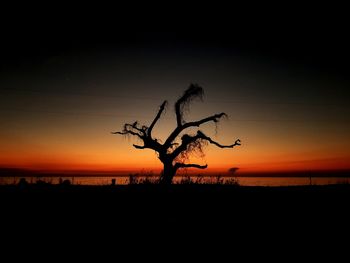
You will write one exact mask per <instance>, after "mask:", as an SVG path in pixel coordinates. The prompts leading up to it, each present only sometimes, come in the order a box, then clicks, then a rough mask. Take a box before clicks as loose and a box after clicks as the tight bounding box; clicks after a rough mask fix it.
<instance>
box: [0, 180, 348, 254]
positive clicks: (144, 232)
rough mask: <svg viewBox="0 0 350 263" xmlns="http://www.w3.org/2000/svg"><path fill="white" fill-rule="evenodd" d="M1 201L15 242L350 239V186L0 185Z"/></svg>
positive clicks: (4, 224) (289, 244) (300, 243)
mask: <svg viewBox="0 0 350 263" xmlns="http://www.w3.org/2000/svg"><path fill="white" fill-rule="evenodd" d="M0 200H1V219H0V220H1V222H0V223H1V228H2V233H1V235H2V236H1V238H2V239H3V240H6V242H10V241H11V240H12V241H11V242H13V243H12V244H14V245H15V246H17V245H18V244H19V243H21V242H24V244H37V245H35V246H39V247H40V246H42V245H43V243H44V244H46V245H47V244H52V242H55V244H56V243H57V242H58V243H60V242H61V241H58V240H62V239H63V240H64V242H63V244H64V246H67V244H75V245H76V244H82V243H83V244H85V242H86V243H87V244H86V245H88V244H91V242H92V243H93V244H96V243H102V244H106V246H107V244H109V245H111V244H114V242H117V241H118V242H120V241H122V242H124V244H125V243H126V244H128V246H130V247H131V248H133V247H134V249H139V247H144V246H152V247H154V248H155V249H156V248H157V247H158V246H159V245H160V244H162V245H166V246H167V244H169V241H170V240H171V241H172V242H174V240H177V239H178V238H180V242H179V243H177V242H175V245H172V246H170V245H169V247H171V248H172V249H175V248H176V249H179V250H182V249H184V248H186V249H191V247H193V246H197V245H198V242H203V246H206V245H210V246H212V245H216V246H218V245H219V246H220V247H222V249H223V247H225V246H229V247H231V248H229V249H234V246H237V245H238V246H244V247H252V246H255V247H257V246H261V245H264V246H267V247H269V246H270V245H271V246H272V247H274V248H276V245H279V246H281V247H284V249H286V248H287V249H291V250H300V249H301V248H303V249H305V250H306V251H308V250H309V252H310V251H311V250H310V245H312V244H315V243H316V244H318V246H319V247H318V248H319V249H321V247H324V246H325V247H328V248H329V245H331V244H337V246H338V245H339V246H341V245H342V244H348V241H349V227H350V220H349V219H350V216H349V207H350V206H349V200H350V185H332V186H305V187H275V188H272V187H237V186H230V185H173V186H170V187H165V188H164V187H161V186H157V185H131V186H98V187H97V186H96V187H89V186H69V185H67V186H63V185H44V186H39V185H29V186H25V187H19V186H1V187H0ZM96 235H97V237H96ZM213 236H214V237H213ZM193 238H194V239H193ZM154 239H155V240H154ZM36 240H39V241H36ZM33 242H34V243H33ZM36 242H39V243H36ZM173 244H174V243H173ZM75 245H73V247H74V246H75ZM50 246H51V245H50ZM52 246H53V247H54V249H57V246H54V245H52ZM320 246H321V247H320ZM177 247H178V248H177ZM272 247H271V249H272ZM202 248H203V247H202ZM106 249H107V248H106ZM114 249H116V248H115V247H114ZM339 249H341V247H339ZM321 250H322V249H321ZM318 253H319V252H318Z"/></svg>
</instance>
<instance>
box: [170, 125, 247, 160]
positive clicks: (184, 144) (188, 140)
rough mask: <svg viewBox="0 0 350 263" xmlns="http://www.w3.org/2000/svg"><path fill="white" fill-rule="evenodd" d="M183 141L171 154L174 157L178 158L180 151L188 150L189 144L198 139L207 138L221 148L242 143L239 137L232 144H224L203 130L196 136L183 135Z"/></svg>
mask: <svg viewBox="0 0 350 263" xmlns="http://www.w3.org/2000/svg"><path fill="white" fill-rule="evenodd" d="M181 140H182V143H181V144H180V145H179V147H177V148H176V149H175V150H174V151H173V152H172V153H171V156H172V157H173V158H176V157H177V156H178V155H179V154H180V153H182V152H183V151H186V150H187V147H188V145H190V144H191V143H193V142H195V141H197V140H206V141H208V142H209V143H211V144H214V145H216V146H217V147H220V148H233V147H234V146H238V145H241V140H240V139H238V140H236V141H235V142H234V143H233V144H231V145H222V144H220V143H218V142H216V141H214V140H212V139H211V138H210V137H208V136H206V135H205V134H204V133H203V132H201V131H197V134H196V135H195V136H190V135H187V134H185V135H183V136H182V138H181Z"/></svg>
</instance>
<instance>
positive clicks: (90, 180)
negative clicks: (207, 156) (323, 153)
mask: <svg viewBox="0 0 350 263" xmlns="http://www.w3.org/2000/svg"><path fill="white" fill-rule="evenodd" d="M24 178H26V180H27V182H29V183H36V182H37V180H38V179H40V180H42V181H45V182H47V183H51V184H58V183H59V181H60V179H61V180H70V181H71V182H72V183H73V184H77V185H110V184H111V183H112V179H115V181H116V184H119V185H125V184H129V182H130V178H129V176H118V177H112V176H98V177H94V176H90V177H83V176H79V177H72V176H67V177H53V176H52V177H40V178H38V177H30V176H25V177H24ZM20 179H21V177H0V184H1V185H6V184H17V183H18V182H19V180H20ZM144 179H145V177H138V178H137V179H136V180H144ZM156 179H157V177H151V178H150V179H149V180H150V181H153V180H156ZM134 180H135V179H134ZM188 180H189V178H188V177H176V178H175V182H176V183H179V182H181V181H185V182H188ZM191 180H192V181H194V182H196V181H199V182H201V183H218V180H219V181H220V182H231V183H234V182H238V183H239V184H240V185H243V186H290V185H310V184H313V185H326V184H344V183H347V184H348V183H350V178H349V177H312V178H311V180H310V178H309V177H235V178H233V177H221V178H217V177H201V178H198V177H195V176H193V177H191Z"/></svg>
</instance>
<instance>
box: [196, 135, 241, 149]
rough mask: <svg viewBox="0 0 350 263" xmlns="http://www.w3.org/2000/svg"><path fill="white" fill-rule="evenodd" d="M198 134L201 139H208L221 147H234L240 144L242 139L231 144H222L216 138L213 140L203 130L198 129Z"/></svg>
mask: <svg viewBox="0 0 350 263" xmlns="http://www.w3.org/2000/svg"><path fill="white" fill-rule="evenodd" d="M197 136H198V137H199V138H200V139H203V140H207V141H208V142H210V143H211V144H214V145H216V146H217V147H220V148H233V147H235V146H238V145H241V140H240V139H237V140H236V141H235V142H234V143H233V144H230V145H222V144H220V143H218V142H216V141H214V140H212V139H211V138H210V137H208V136H206V135H205V134H204V133H203V132H201V131H198V132H197Z"/></svg>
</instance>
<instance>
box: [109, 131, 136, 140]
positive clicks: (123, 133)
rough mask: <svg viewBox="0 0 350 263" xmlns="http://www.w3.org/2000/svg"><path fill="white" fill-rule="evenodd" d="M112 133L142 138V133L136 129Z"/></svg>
mask: <svg viewBox="0 0 350 263" xmlns="http://www.w3.org/2000/svg"><path fill="white" fill-rule="evenodd" d="M111 133H112V134H121V135H128V134H131V135H134V136H138V137H139V138H140V139H142V136H141V134H139V133H137V132H134V131H130V130H126V131H122V132H111Z"/></svg>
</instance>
